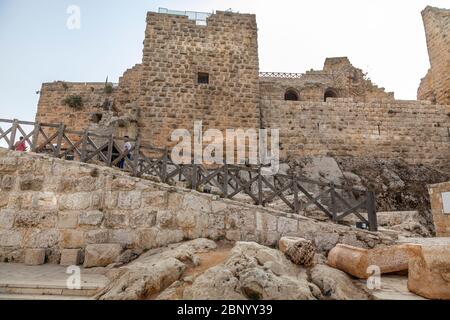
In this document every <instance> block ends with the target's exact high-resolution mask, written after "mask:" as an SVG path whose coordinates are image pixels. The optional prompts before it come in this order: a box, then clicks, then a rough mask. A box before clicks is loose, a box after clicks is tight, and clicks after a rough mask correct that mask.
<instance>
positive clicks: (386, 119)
mask: <svg viewBox="0 0 450 320" xmlns="http://www.w3.org/2000/svg"><path fill="white" fill-rule="evenodd" d="M169 13H170V12H169ZM422 16H423V21H424V25H425V32H426V38H427V45H428V51H429V57H430V64H431V68H430V71H429V72H428V74H427V75H426V77H425V78H424V79H422V81H421V84H420V87H419V89H418V100H417V101H404V100H396V99H395V98H394V94H393V93H389V92H385V90H384V88H380V87H378V86H376V85H375V84H373V83H372V82H371V81H370V80H369V79H368V78H367V75H366V74H365V73H364V72H363V71H362V70H360V69H358V68H356V67H354V66H352V64H351V63H350V61H349V60H348V59H347V58H346V57H340V58H327V59H326V60H325V63H324V67H323V70H318V71H313V70H311V71H307V72H306V73H304V74H289V73H274V72H260V70H259V61H258V41H257V25H256V18H255V15H251V14H238V13H232V12H221V11H218V12H216V13H215V14H212V15H209V17H208V18H207V19H206V23H203V24H199V23H197V22H198V21H197V22H196V21H195V20H192V19H190V18H189V17H188V16H187V15H180V14H168V13H154V12H149V13H148V14H147V28H146V31H145V40H144V49H143V58H142V62H141V63H139V64H137V65H135V66H134V67H132V68H131V69H128V70H127V71H126V72H125V73H124V74H123V76H122V77H121V78H120V80H119V83H118V84H114V85H111V86H110V90H105V88H106V87H105V83H69V82H61V81H58V82H53V83H45V84H43V85H42V89H41V91H40V100H39V105H38V110H37V115H36V121H38V122H42V123H60V122H62V123H63V124H65V125H66V126H67V127H68V128H71V129H76V130H84V129H86V128H88V129H90V130H93V131H98V132H100V133H102V134H104V133H107V134H115V135H117V136H123V135H129V136H130V137H132V138H135V137H138V136H139V137H140V139H141V140H142V141H143V142H146V143H151V144H152V145H155V146H170V145H171V142H170V133H171V132H172V130H174V129H177V128H186V129H189V130H192V128H193V124H194V121H195V120H202V121H203V125H204V129H205V130H206V129H208V128H216V129H220V130H225V129H227V128H243V129H246V128H279V129H280V143H281V157H282V159H286V160H288V159H290V158H293V157H294V158H295V157H296V156H320V155H328V156H338V157H355V156H356V157H358V156H368V157H373V158H380V159H398V158H401V159H404V160H405V161H407V162H408V163H411V164H418V163H426V164H430V165H433V166H436V167H440V168H444V169H445V168H447V169H448V167H449V162H448V159H449V158H450V53H449V51H448V48H449V47H450V44H449V41H450V38H449V37H448V35H449V28H450V23H449V16H450V11H449V10H447V9H438V8H433V7H427V8H426V9H425V10H424V11H423V12H422ZM70 96H72V97H73V96H75V97H79V98H80V99H81V100H82V105H83V107H82V108H79V109H75V108H72V107H70V106H69V105H67V104H65V103H64V99H65V98H67V97H70ZM191 132H192V131H191Z"/></svg>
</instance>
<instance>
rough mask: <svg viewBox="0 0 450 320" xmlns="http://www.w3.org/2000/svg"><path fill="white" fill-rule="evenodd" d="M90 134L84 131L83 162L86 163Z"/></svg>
mask: <svg viewBox="0 0 450 320" xmlns="http://www.w3.org/2000/svg"><path fill="white" fill-rule="evenodd" d="M88 136H89V133H88V131H87V130H85V131H84V134H83V141H82V142H81V159H80V160H81V162H86V159H87V143H88Z"/></svg>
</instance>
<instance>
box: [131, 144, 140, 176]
mask: <svg viewBox="0 0 450 320" xmlns="http://www.w3.org/2000/svg"><path fill="white" fill-rule="evenodd" d="M140 149H141V139H140V138H137V139H136V144H135V146H134V154H133V176H135V177H137V176H138V175H139V151H140Z"/></svg>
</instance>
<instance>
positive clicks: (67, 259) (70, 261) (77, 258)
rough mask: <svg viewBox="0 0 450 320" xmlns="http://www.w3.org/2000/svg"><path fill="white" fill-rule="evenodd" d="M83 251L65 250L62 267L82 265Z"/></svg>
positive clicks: (62, 254)
mask: <svg viewBox="0 0 450 320" xmlns="http://www.w3.org/2000/svg"><path fill="white" fill-rule="evenodd" d="M81 258H82V256H81V250H80V249H64V250H62V251H61V261H60V263H59V264H60V265H62V266H77V265H79V264H80V263H81Z"/></svg>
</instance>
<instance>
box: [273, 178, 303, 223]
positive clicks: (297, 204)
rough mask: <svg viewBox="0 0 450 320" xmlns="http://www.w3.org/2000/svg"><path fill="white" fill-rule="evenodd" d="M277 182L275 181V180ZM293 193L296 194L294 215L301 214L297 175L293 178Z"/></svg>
mask: <svg viewBox="0 0 450 320" xmlns="http://www.w3.org/2000/svg"><path fill="white" fill-rule="evenodd" d="M274 182H275V179H274ZM292 191H293V193H294V213H296V214H297V213H299V211H300V202H299V201H298V185H297V175H294V176H293V177H292Z"/></svg>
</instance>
